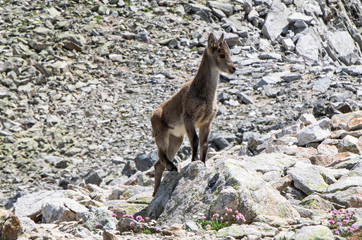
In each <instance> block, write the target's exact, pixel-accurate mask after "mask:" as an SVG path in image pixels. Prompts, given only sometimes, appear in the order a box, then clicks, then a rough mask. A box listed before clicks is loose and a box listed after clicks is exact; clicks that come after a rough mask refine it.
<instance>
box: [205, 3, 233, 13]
mask: <svg viewBox="0 0 362 240" xmlns="http://www.w3.org/2000/svg"><path fill="white" fill-rule="evenodd" d="M206 6H208V7H210V8H211V9H214V8H215V9H220V10H221V11H223V12H224V13H225V15H226V16H231V15H232V14H233V12H234V6H233V5H231V4H228V3H223V2H219V1H208V2H207V3H206Z"/></svg>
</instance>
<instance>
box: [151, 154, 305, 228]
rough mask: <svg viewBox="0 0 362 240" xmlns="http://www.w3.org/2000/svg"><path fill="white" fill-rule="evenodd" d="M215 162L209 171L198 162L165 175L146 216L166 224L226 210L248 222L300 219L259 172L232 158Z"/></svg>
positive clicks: (215, 160) (221, 212)
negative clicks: (235, 211) (237, 214)
mask: <svg viewBox="0 0 362 240" xmlns="http://www.w3.org/2000/svg"><path fill="white" fill-rule="evenodd" d="M213 160H214V161H213ZM213 160H209V162H208V165H209V164H210V166H208V167H207V168H206V167H205V166H204V164H203V163H201V162H199V161H197V162H192V163H190V164H189V165H187V166H186V167H184V168H183V169H182V171H181V172H180V173H172V175H166V177H165V180H164V181H163V182H162V183H161V186H160V188H159V190H158V192H157V194H156V196H155V198H154V200H153V201H152V202H151V203H150V205H149V207H148V209H147V214H148V215H149V216H151V217H153V218H158V220H160V221H161V222H163V223H166V224H173V223H181V222H186V221H189V220H195V219H194V218H195V216H196V217H201V216H202V215H205V216H208V217H210V216H212V215H213V214H215V213H218V214H224V211H225V210H224V209H225V207H228V208H232V209H234V210H238V211H239V212H241V213H242V214H243V215H244V216H245V218H246V222H247V223H251V222H253V221H254V220H255V219H256V218H258V219H273V218H278V219H280V218H284V219H288V218H295V217H299V214H298V213H297V211H296V210H295V209H294V208H293V207H292V206H291V204H290V203H289V202H288V201H287V200H286V199H285V198H284V197H282V196H281V195H280V193H279V192H278V191H277V190H276V189H275V188H273V187H272V186H271V185H270V184H269V183H267V182H265V181H264V180H263V179H262V176H261V175H260V174H258V173H257V172H255V171H253V170H248V169H246V168H245V167H244V166H243V165H242V162H241V160H240V159H237V158H235V157H230V156H229V157H227V158H225V157H223V158H217V157H215V159H213Z"/></svg>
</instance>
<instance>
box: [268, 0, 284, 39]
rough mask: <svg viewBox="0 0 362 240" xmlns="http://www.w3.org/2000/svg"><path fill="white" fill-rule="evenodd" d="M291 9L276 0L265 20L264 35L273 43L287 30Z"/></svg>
mask: <svg viewBox="0 0 362 240" xmlns="http://www.w3.org/2000/svg"><path fill="white" fill-rule="evenodd" d="M288 15H289V9H288V8H287V7H286V6H285V5H284V4H283V3H282V2H280V1H279V0H274V1H273V3H272V7H271V9H270V11H269V12H268V14H267V17H266V19H265V22H264V25H263V28H262V33H263V34H264V35H265V36H266V37H267V38H269V39H270V40H272V41H275V39H276V38H277V37H278V36H279V35H280V34H281V33H282V32H284V31H285V30H286V28H287V26H288Z"/></svg>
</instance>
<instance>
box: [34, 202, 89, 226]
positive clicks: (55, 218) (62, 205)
mask: <svg viewBox="0 0 362 240" xmlns="http://www.w3.org/2000/svg"><path fill="white" fill-rule="evenodd" d="M41 214H42V222H44V223H54V222H69V221H78V220H80V219H81V218H84V217H86V216H87V214H88V209H87V208H86V207H85V206H83V205H81V204H80V203H78V202H77V201H75V200H73V199H69V198H48V199H47V200H44V201H43V205H42V209H41Z"/></svg>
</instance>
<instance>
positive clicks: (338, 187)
mask: <svg viewBox="0 0 362 240" xmlns="http://www.w3.org/2000/svg"><path fill="white" fill-rule="evenodd" d="M358 186H362V176H352V177H346V178H342V179H339V180H338V181H337V182H335V183H333V184H331V185H329V186H328V189H327V191H328V192H336V191H342V190H346V189H348V188H351V187H358Z"/></svg>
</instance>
